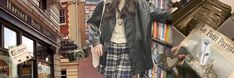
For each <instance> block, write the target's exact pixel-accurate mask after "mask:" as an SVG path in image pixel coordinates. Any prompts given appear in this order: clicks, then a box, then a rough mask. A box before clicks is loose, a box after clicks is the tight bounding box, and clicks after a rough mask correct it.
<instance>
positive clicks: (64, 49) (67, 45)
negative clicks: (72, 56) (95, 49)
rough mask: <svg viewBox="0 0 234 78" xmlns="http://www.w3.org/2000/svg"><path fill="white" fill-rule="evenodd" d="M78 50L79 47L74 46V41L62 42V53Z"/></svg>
mask: <svg viewBox="0 0 234 78" xmlns="http://www.w3.org/2000/svg"><path fill="white" fill-rule="evenodd" d="M77 48H78V47H77V45H76V44H74V43H73V42H72V41H69V40H64V41H62V42H61V48H60V52H61V53H64V52H67V51H71V50H75V49H77Z"/></svg>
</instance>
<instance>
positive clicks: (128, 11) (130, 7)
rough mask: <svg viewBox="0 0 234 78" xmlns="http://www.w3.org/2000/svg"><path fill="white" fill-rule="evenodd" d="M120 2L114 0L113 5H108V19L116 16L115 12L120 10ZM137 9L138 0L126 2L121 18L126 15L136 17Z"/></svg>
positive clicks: (127, 0)
mask: <svg viewBox="0 0 234 78" xmlns="http://www.w3.org/2000/svg"><path fill="white" fill-rule="evenodd" d="M119 3H120V0H112V3H111V4H109V5H107V15H106V16H107V17H112V16H114V14H115V11H116V9H117V11H119V10H118V5H119ZM136 8H137V0H126V1H125V4H124V7H123V9H122V11H121V12H120V11H119V12H120V14H121V18H122V17H125V16H126V15H130V16H135V13H136Z"/></svg>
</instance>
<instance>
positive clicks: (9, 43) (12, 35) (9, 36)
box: [4, 27, 17, 49]
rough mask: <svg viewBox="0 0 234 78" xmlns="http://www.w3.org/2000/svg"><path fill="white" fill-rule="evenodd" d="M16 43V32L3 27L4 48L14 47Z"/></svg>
mask: <svg viewBox="0 0 234 78" xmlns="http://www.w3.org/2000/svg"><path fill="white" fill-rule="evenodd" d="M16 42H17V40H16V32H15V31H13V30H11V29H9V28H6V27H4V48H6V49H9V48H10V47H13V46H16Z"/></svg>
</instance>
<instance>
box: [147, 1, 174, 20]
mask: <svg viewBox="0 0 234 78" xmlns="http://www.w3.org/2000/svg"><path fill="white" fill-rule="evenodd" d="M149 7H150V15H151V17H152V18H153V20H155V21H157V22H160V23H168V24H172V16H171V14H170V13H169V12H170V11H169V10H164V9H160V7H157V6H155V5H153V4H152V3H149Z"/></svg>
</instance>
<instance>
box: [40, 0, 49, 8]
mask: <svg viewBox="0 0 234 78" xmlns="http://www.w3.org/2000/svg"><path fill="white" fill-rule="evenodd" d="M39 4H40V6H39V7H40V8H41V9H42V10H43V11H45V10H46V9H47V0H40V3H39Z"/></svg>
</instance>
